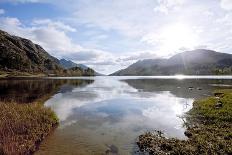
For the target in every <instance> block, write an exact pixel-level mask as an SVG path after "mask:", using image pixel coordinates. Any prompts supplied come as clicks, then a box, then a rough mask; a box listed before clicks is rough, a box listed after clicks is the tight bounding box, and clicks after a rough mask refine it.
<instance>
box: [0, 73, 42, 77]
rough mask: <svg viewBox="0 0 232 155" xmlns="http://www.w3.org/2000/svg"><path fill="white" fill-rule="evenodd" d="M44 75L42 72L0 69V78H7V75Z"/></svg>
mask: <svg viewBox="0 0 232 155" xmlns="http://www.w3.org/2000/svg"><path fill="white" fill-rule="evenodd" d="M44 76H46V75H45V74H43V73H28V72H19V71H11V72H6V71H0V78H9V77H44Z"/></svg>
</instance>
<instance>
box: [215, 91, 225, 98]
mask: <svg viewBox="0 0 232 155" xmlns="http://www.w3.org/2000/svg"><path fill="white" fill-rule="evenodd" d="M214 96H216V97H223V96H224V93H219V92H217V93H214Z"/></svg>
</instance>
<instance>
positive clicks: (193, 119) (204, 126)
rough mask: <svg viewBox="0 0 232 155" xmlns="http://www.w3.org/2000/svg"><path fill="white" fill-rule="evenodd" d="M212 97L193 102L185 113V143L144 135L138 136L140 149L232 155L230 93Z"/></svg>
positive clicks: (221, 93)
mask: <svg viewBox="0 0 232 155" xmlns="http://www.w3.org/2000/svg"><path fill="white" fill-rule="evenodd" d="M214 94H215V95H214V96H212V97H209V98H206V99H203V100H199V101H195V102H194V103H193V108H192V110H190V111H189V112H188V114H187V122H186V126H187V130H186V131H185V135H186V136H187V137H188V140H178V139H175V138H170V139H167V138H166V137H164V136H163V135H162V133H161V132H155V133H151V132H148V133H145V134H143V135H140V136H139V139H138V142H137V144H138V146H139V148H140V150H141V151H145V152H149V153H150V154H167V153H168V154H223V155H224V154H232V90H221V91H217V92H215V93H214Z"/></svg>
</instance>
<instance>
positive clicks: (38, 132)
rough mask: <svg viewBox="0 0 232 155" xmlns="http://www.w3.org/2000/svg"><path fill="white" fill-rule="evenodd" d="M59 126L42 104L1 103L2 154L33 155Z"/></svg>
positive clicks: (0, 139)
mask: <svg viewBox="0 0 232 155" xmlns="http://www.w3.org/2000/svg"><path fill="white" fill-rule="evenodd" d="M57 125H58V118H57V117H56V115H55V114H54V112H53V111H52V110H51V109H49V108H46V107H44V106H43V105H42V104H39V103H32V104H16V103H0V154H32V153H33V152H35V151H36V150H37V149H38V146H39V144H40V142H41V141H42V140H43V139H44V138H45V137H46V136H47V135H48V134H49V133H50V132H51V131H52V130H53V129H54V128H55V127H56V126H57Z"/></svg>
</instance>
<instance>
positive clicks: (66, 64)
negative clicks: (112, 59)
mask: <svg viewBox="0 0 232 155" xmlns="http://www.w3.org/2000/svg"><path fill="white" fill-rule="evenodd" d="M59 61H60V65H61V66H62V67H63V68H65V69H71V68H73V67H79V68H81V69H83V70H87V69H88V68H89V67H88V66H86V65H83V64H76V63H75V62H72V61H71V60H66V59H60V60H59ZM94 74H95V75H96V76H99V75H103V74H101V73H98V72H96V71H94Z"/></svg>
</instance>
